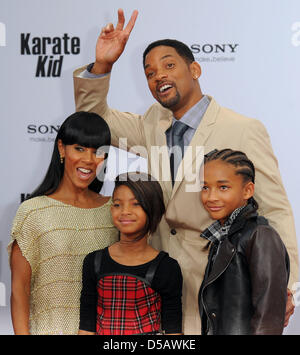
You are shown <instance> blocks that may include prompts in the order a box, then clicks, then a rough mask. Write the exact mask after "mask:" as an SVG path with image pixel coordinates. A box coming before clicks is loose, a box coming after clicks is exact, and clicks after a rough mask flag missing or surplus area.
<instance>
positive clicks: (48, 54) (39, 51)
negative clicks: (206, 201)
mask: <svg viewBox="0 0 300 355" xmlns="http://www.w3.org/2000/svg"><path fill="white" fill-rule="evenodd" d="M20 40H21V55H36V56H37V66H36V71H35V76H36V77H43V78H44V77H53V78H55V77H60V75H61V71H62V65H63V60H64V55H70V54H73V55H77V54H79V53H80V38H79V37H70V36H69V35H68V34H67V33H65V34H64V35H62V36H61V37H32V36H31V33H21V38H20Z"/></svg>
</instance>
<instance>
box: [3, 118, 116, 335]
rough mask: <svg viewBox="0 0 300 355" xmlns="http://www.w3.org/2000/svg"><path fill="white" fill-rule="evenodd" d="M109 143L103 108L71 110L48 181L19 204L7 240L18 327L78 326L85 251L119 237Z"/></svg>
mask: <svg viewBox="0 0 300 355" xmlns="http://www.w3.org/2000/svg"><path fill="white" fill-rule="evenodd" d="M109 145H110V131H109V128H108V126H107V124H106V123H105V121H104V120H103V119H102V118H101V117H100V116H98V115H97V114H94V113H87V112H77V113H74V114H73V115H71V116H70V117H68V118H67V119H66V120H65V121H64V123H63V124H62V126H61V128H60V129H59V131H58V134H57V137H56V140H55V144H54V150H53V154H52V159H51V162H50V165H49V168H48V171H47V173H46V176H45V178H44V180H43V182H42V183H41V185H40V186H39V187H38V188H37V189H36V190H35V191H34V192H33V193H32V194H31V195H30V198H29V199H28V200H26V201H25V202H23V203H22V204H21V206H20V207H19V209H18V211H17V214H16V217H15V219H14V222H13V227H12V234H11V241H10V243H9V245H8V253H9V257H10V265H11V271H12V284H11V289H12V292H11V315H12V322H13V328H14V332H15V334H77V332H78V326H79V307H80V304H79V299H80V291H81V274H82V262H83V259H84V257H85V256H86V255H87V254H88V253H90V252H92V251H94V250H97V249H101V248H105V247H106V246H109V245H111V244H112V243H113V242H115V241H116V240H117V239H118V232H117V230H116V229H115V227H114V226H113V224H112V220H111V216H110V205H111V200H110V197H105V196H102V195H100V194H99V192H100V190H101V187H102V184H103V177H104V169H105V165H106V159H107V153H108V149H109ZM96 175H97V177H96Z"/></svg>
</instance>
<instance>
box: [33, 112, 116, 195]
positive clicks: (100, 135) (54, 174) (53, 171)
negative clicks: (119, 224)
mask: <svg viewBox="0 0 300 355" xmlns="http://www.w3.org/2000/svg"><path fill="white" fill-rule="evenodd" d="M59 139H61V141H62V143H63V144H64V145H72V144H78V145H81V146H83V147H87V148H95V149H97V148H99V147H103V148H105V149H104V150H105V152H106V158H107V156H108V147H109V146H110V130H109V127H108V125H107V123H106V122H105V121H104V119H103V118H102V117H100V116H99V115H97V114H96V113H92V112H84V111H81V112H76V113H73V114H72V115H71V116H69V117H68V118H67V119H66V120H65V121H64V122H63V124H62V125H61V127H60V129H59V131H58V133H57V136H56V139H55V142H54V148H53V153H52V157H51V162H50V165H49V167H48V170H47V173H46V175H45V177H44V180H43V181H42V183H41V184H40V185H39V186H38V187H37V188H36V189H35V190H34V191H33V192H32V193H31V194H30V196H29V197H28V198H33V197H36V196H41V195H50V194H52V193H53V192H55V191H56V189H57V188H58V186H59V184H60V182H61V179H62V177H63V174H64V163H61V162H60V155H59V151H58V145H57V142H58V140H59ZM106 161H107V159H106V160H105V161H104V164H103V166H102V169H101V172H100V174H98V177H97V178H96V179H95V180H94V181H93V182H92V183H91V184H90V185H89V189H90V190H92V191H94V192H98V193H99V192H100V190H101V188H102V185H103V177H104V170H105V166H106Z"/></svg>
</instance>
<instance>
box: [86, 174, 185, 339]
mask: <svg viewBox="0 0 300 355" xmlns="http://www.w3.org/2000/svg"><path fill="white" fill-rule="evenodd" d="M112 200H113V203H112V206H111V214H112V219H113V223H114V225H115V226H116V227H117V228H118V230H119V233H120V240H119V241H118V242H116V243H115V244H113V245H111V246H110V247H108V248H105V249H101V250H98V251H95V252H92V253H90V254H88V255H87V257H86V258H85V260H84V263H83V274H82V276H83V280H82V285H83V286H82V293H81V304H80V325H79V329H80V331H79V334H102V335H133V334H155V333H166V334H181V332H182V325H181V322H182V308H181V307H182V306H181V292H182V275H181V270H180V267H179V265H178V263H177V261H176V260H174V259H172V258H171V257H170V256H169V255H168V254H167V253H165V252H159V251H157V250H156V249H154V248H152V247H151V246H150V245H149V243H148V237H149V235H151V234H152V233H154V232H155V230H156V228H157V226H158V224H159V222H160V220H161V217H162V216H163V214H164V212H165V206H164V202H163V193H162V190H161V187H160V185H159V183H158V182H157V181H155V180H154V179H153V177H151V176H150V175H148V174H144V173H126V174H121V175H119V176H118V177H117V179H116V185H115V189H114V192H113V196H112Z"/></svg>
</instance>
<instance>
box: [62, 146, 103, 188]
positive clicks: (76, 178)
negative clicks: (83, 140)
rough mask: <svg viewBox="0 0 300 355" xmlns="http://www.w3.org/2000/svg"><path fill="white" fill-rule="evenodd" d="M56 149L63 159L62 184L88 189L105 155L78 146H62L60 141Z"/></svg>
mask: <svg viewBox="0 0 300 355" xmlns="http://www.w3.org/2000/svg"><path fill="white" fill-rule="evenodd" d="M58 149H59V153H60V156H61V157H62V158H64V175H63V179H62V183H67V184H68V185H69V186H70V187H73V188H78V189H86V188H88V186H89V185H90V184H91V183H92V181H93V180H94V179H95V178H96V174H97V171H98V169H100V168H101V166H102V163H103V161H104V159H105V153H104V152H100V151H99V150H97V149H95V148H87V147H83V146H81V145H78V144H71V145H64V144H62V142H61V140H59V141H58Z"/></svg>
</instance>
